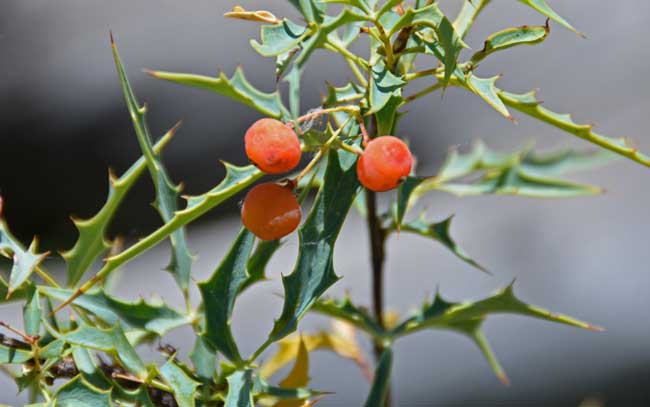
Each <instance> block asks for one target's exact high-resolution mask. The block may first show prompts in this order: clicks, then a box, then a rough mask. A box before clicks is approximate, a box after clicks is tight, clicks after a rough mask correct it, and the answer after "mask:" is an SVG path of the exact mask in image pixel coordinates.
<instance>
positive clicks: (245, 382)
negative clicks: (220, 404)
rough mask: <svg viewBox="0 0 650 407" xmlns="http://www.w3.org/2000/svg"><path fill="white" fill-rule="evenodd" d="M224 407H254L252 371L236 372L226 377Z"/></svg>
mask: <svg viewBox="0 0 650 407" xmlns="http://www.w3.org/2000/svg"><path fill="white" fill-rule="evenodd" d="M225 407H255V403H254V402H253V371H252V370H246V371H241V370H237V371H235V372H234V373H233V374H231V375H230V376H228V395H227V397H226V404H225Z"/></svg>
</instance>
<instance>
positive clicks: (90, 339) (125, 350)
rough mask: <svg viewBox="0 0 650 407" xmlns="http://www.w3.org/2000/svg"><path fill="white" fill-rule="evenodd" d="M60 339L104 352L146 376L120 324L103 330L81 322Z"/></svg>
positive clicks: (133, 371) (140, 375)
mask: <svg viewBox="0 0 650 407" xmlns="http://www.w3.org/2000/svg"><path fill="white" fill-rule="evenodd" d="M61 339H63V340H64V341H66V342H68V343H69V344H71V345H78V346H83V347H85V348H90V349H95V350H99V351H102V352H106V353H108V354H110V355H112V356H113V357H115V358H117V359H118V360H119V361H120V363H121V364H122V366H123V367H124V368H125V369H127V370H128V371H129V372H131V373H132V374H134V375H136V376H137V377H138V378H140V379H143V380H144V379H146V378H147V369H146V368H145V366H144V363H143V362H142V360H141V359H140V356H138V353H137V352H136V351H135V349H133V347H132V346H131V344H130V343H129V341H128V340H127V339H126V336H125V335H124V331H123V330H122V328H121V327H120V325H119V324H118V325H116V326H114V327H113V328H110V329H107V330H103V329H100V328H95V327H92V326H89V325H86V324H81V325H80V326H79V328H77V329H76V330H74V331H72V332H70V333H68V334H66V335H62V336H61Z"/></svg>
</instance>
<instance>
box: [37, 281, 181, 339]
mask: <svg viewBox="0 0 650 407" xmlns="http://www.w3.org/2000/svg"><path fill="white" fill-rule="evenodd" d="M40 290H41V292H42V293H43V294H44V295H46V296H48V297H50V298H52V299H55V300H58V301H63V300H65V299H67V298H69V297H70V296H71V295H72V294H73V293H74V290H68V289H61V288H52V287H41V288H40ZM73 304H74V305H76V306H78V307H80V308H83V309H84V310H86V311H88V312H90V313H92V314H94V315H95V316H96V317H98V318H99V319H101V320H102V321H104V322H105V323H106V324H107V325H109V326H114V325H116V324H118V323H123V324H124V325H125V326H126V327H127V328H131V329H141V330H144V331H146V332H150V333H155V334H156V335H158V336H163V335H165V334H167V333H168V332H169V331H171V330H173V329H176V328H178V327H181V326H184V325H188V324H190V323H191V322H192V319H191V317H190V316H187V315H184V314H182V313H180V312H178V311H176V310H174V309H172V308H170V307H168V306H167V305H165V304H162V303H160V304H153V303H147V302H145V301H144V300H140V301H138V302H128V301H122V300H119V299H117V298H114V297H111V296H110V295H108V294H106V293H105V292H103V291H101V290H94V291H90V292H88V293H86V294H84V295H82V296H80V297H78V298H77V299H76V300H74V302H73Z"/></svg>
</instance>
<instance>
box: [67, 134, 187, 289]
mask: <svg viewBox="0 0 650 407" xmlns="http://www.w3.org/2000/svg"><path fill="white" fill-rule="evenodd" d="M177 128H178V127H177V126H175V127H174V128H172V129H171V130H169V131H168V132H167V134H165V135H164V136H163V137H162V138H161V139H160V140H159V141H158V142H157V143H156V145H155V146H154V147H153V150H154V153H155V154H160V152H161V151H162V149H163V148H164V147H165V146H166V145H167V143H169V141H170V140H171V139H172V137H173V135H174V134H175V132H176V129H177ZM146 168H147V162H146V161H145V158H144V157H141V158H140V159H139V160H138V161H136V162H135V163H134V164H133V165H132V166H131V168H129V169H128V170H127V171H126V172H125V173H124V174H123V175H122V176H121V177H120V178H118V179H115V178H114V177H113V176H109V182H108V187H109V189H108V198H107V199H106V203H104V206H103V207H102V209H100V210H99V212H97V214H96V215H95V216H93V217H92V218H90V219H75V218H73V222H74V224H75V226H76V227H77V230H78V231H79V237H78V238H77V242H76V243H75V245H74V246H73V247H72V248H71V249H70V250H68V251H65V252H63V253H62V254H61V255H62V256H63V258H64V259H65V261H66V263H67V265H68V285H70V286H74V285H76V284H77V283H78V282H79V281H80V280H81V278H82V277H83V275H84V273H85V272H86V270H88V267H89V266H90V265H91V264H92V263H93V262H95V261H96V260H97V258H98V257H99V256H100V255H101V254H102V253H104V252H105V251H106V250H107V249H108V248H109V247H110V244H109V243H108V241H107V240H106V229H107V228H108V225H109V224H110V222H111V220H112V219H113V216H114V215H115V213H116V212H117V209H118V208H119V206H120V204H121V203H122V201H123V199H124V197H125V196H126V194H127V193H128V192H129V190H130V189H131V187H132V186H133V185H134V184H135V182H136V181H137V180H138V178H139V177H140V175H141V174H142V172H143V171H144V170H145V169H146Z"/></svg>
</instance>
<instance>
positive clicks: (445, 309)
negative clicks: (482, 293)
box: [392, 282, 602, 336]
mask: <svg viewBox="0 0 650 407" xmlns="http://www.w3.org/2000/svg"><path fill="white" fill-rule="evenodd" d="M513 284H514V282H513ZM513 284H510V285H509V286H507V287H506V288H504V289H503V290H500V291H498V292H497V293H496V294H494V295H492V296H490V297H488V298H486V299H483V300H480V301H476V302H465V303H451V302H448V301H445V300H444V299H442V297H441V296H440V295H439V294H437V295H436V297H435V300H434V301H433V302H431V303H427V304H425V305H424V306H423V307H422V309H421V310H420V311H419V312H418V313H416V314H415V315H414V316H412V317H410V318H408V319H407V320H406V321H404V322H402V323H401V324H400V325H399V326H397V327H396V328H395V329H394V330H393V332H392V334H393V335H395V336H401V335H404V334H407V333H411V332H414V331H418V330H421V329H427V328H434V329H457V328H458V327H459V326H464V325H465V324H468V323H480V322H481V321H483V320H484V319H485V318H487V317H488V316H490V315H493V314H503V313H506V314H517V315H523V316H528V317H532V318H539V319H544V320H547V321H551V322H557V323H561V324H565V325H571V326H575V327H578V328H584V329H589V330H592V331H601V330H602V328H599V327H596V326H594V325H591V324H588V323H586V322H582V321H580V320H577V319H574V318H571V317H568V316H565V315H561V314H556V313H553V312H550V311H547V310H544V309H542V308H538V307H536V306H533V305H529V304H526V303H524V302H523V301H521V300H520V299H519V298H517V297H516V296H515V294H514V291H513Z"/></svg>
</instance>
